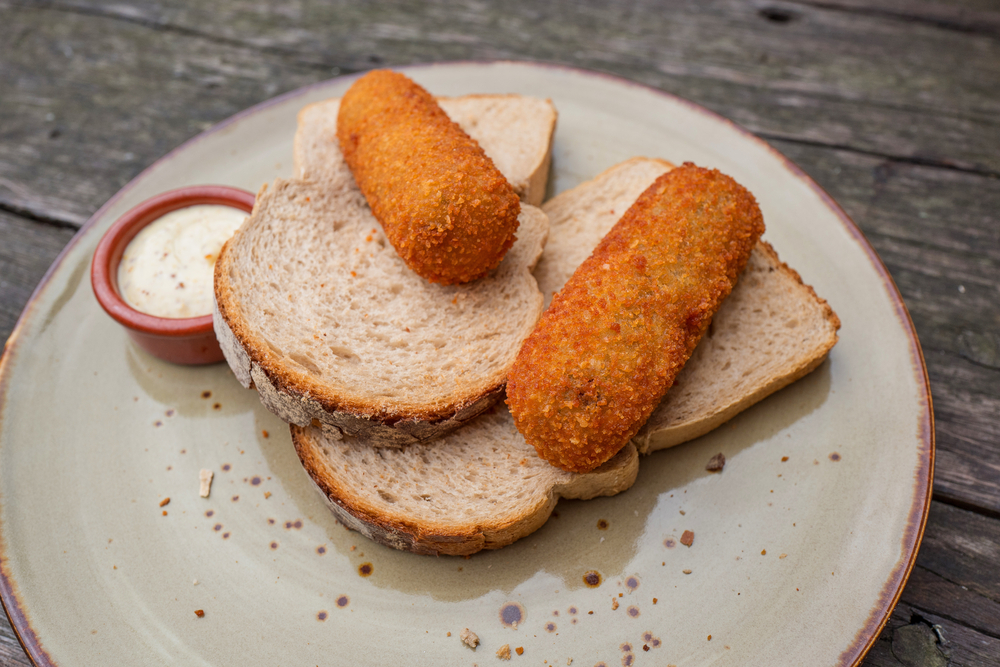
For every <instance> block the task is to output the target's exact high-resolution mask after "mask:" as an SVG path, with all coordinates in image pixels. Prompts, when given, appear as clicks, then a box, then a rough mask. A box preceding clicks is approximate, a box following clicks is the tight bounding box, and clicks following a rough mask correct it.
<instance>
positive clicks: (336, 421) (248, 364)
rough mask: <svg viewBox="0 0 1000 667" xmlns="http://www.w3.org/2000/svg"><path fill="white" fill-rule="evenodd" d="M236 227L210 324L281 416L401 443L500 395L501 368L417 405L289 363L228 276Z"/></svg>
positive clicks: (235, 364)
mask: <svg viewBox="0 0 1000 667" xmlns="http://www.w3.org/2000/svg"><path fill="white" fill-rule="evenodd" d="M283 185H287V184H282V183H279V184H278V187H282V186H283ZM267 192H268V187H267V186H266V185H265V186H263V187H261V189H260V191H259V192H258V194H257V202H256V203H255V205H254V210H253V212H252V213H251V218H252V217H254V215H255V214H257V213H258V208H259V206H261V205H264V204H265V203H266V201H267ZM242 233H243V231H242V229H241V230H240V231H238V232H237V233H236V235H234V237H233V239H230V241H229V242H227V243H226V245H225V246H223V248H222V251H221V252H220V254H219V259H218V261H217V262H216V265H215V293H216V300H215V304H214V308H213V324H214V327H215V332H216V337H217V338H218V340H219V344H220V346H221V347H222V350H223V353H224V354H225V357H226V360H227V361H228V362H229V364H230V367H231V368H232V369H233V373H234V374H235V375H236V378H237V380H239V382H240V384H242V385H243V386H244V387H246V388H248V389H250V388H252V389H256V390H257V392H258V394H259V395H260V399H261V402H262V403H263V404H264V405H265V406H266V407H267V408H268V409H269V410H271V411H272V412H273V413H275V414H276V415H278V416H279V417H281V418H282V419H283V420H284V421H286V422H288V423H291V424H297V425H299V426H307V425H312V426H315V427H319V428H322V429H323V430H324V431H325V432H326V433H327V434H328V435H329V436H331V437H334V438H340V437H342V436H343V435H349V436H355V437H364V438H366V439H368V440H369V441H370V442H371V444H372V445H373V446H377V447H402V446H405V445H408V444H413V443H418V442H426V441H430V440H434V439H436V438H439V437H441V436H442V435H444V434H446V433H448V432H450V431H453V430H455V429H456V428H458V427H460V426H461V425H462V424H464V423H466V422H467V421H469V420H470V419H473V418H475V417H476V416H477V415H478V414H480V413H482V412H483V411H484V410H486V409H487V408H489V407H490V406H491V405H493V404H494V403H496V402H497V401H498V400H499V399H500V398H501V397H502V396H503V390H504V386H505V383H506V368H505V367H504V368H499V369H497V371H496V372H495V373H493V374H491V375H489V376H487V377H483V378H480V379H479V380H478V381H477V382H476V383H475V385H473V387H475V388H469V387H466V390H465V391H464V392H462V393H460V394H459V395H457V396H456V395H451V396H446V397H443V398H439V399H437V400H434V401H428V402H425V403H422V404H417V405H414V404H412V403H409V402H405V401H393V402H388V401H379V400H377V399H373V398H372V397H368V396H364V395H360V396H359V395H358V394H356V393H352V392H346V391H340V390H338V388H337V387H336V386H335V385H331V384H329V383H326V382H321V381H318V380H316V379H315V378H313V377H312V376H310V375H309V374H308V373H305V372H300V371H298V370H296V369H294V368H293V367H292V366H291V365H290V364H289V363H287V361H286V360H284V359H282V358H279V357H278V356H277V355H276V354H275V353H274V352H272V351H271V349H270V348H269V347H268V345H267V344H266V342H265V341H263V340H262V339H261V338H260V336H258V335H257V333H256V332H255V331H254V330H252V328H251V327H250V326H249V325H248V323H247V320H246V317H245V316H244V314H243V312H242V311H241V308H240V305H239V300H238V298H237V297H236V296H235V293H234V290H233V286H232V284H231V283H230V275H231V266H232V261H233V258H232V252H231V249H232V247H233V245H234V244H235V243H236V240H237V238H238V237H239V235H240V234H242ZM529 268H530V266H529V267H526V269H525V270H528V269H529ZM541 309H542V297H541V294H537V295H536V298H535V304H534V308H533V311H532V312H531V313H527V316H528V317H529V319H531V321H535V320H537V318H538V316H539V315H540V314H541ZM525 335H526V334H525ZM512 360H513V358H512V359H511V361H512Z"/></svg>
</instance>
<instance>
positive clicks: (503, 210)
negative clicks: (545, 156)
mask: <svg viewBox="0 0 1000 667" xmlns="http://www.w3.org/2000/svg"><path fill="white" fill-rule="evenodd" d="M337 138H338V140H339V141H340V147H341V150H343V153H344V158H345V159H346V161H347V164H348V166H350V168H351V171H352V172H353V173H354V178H355V180H356V181H357V183H358V187H359V188H360V189H361V192H362V193H363V194H364V196H365V199H367V200H368V204H369V206H371V209H372V213H373V214H374V215H375V218H376V219H377V220H378V221H379V222H380V223H381V224H382V227H383V229H384V230H385V233H386V236H387V237H388V238H389V242H390V243H392V245H393V247H395V248H396V252H398V253H399V255H400V257H402V258H403V261H405V262H406V264H407V266H409V267H410V268H411V269H413V271H415V272H416V273H417V274H418V275H420V276H422V277H424V278H426V279H427V280H429V281H431V282H434V283H443V284H446V285H452V284H457V283H465V282H469V281H471V280H475V279H476V278H480V277H482V276H484V275H485V274H486V273H487V272H489V271H490V270H491V269H493V268H495V267H496V266H497V265H498V264H499V263H500V261H501V260H502V259H503V256H504V255H505V254H506V252H507V250H509V249H510V247H511V245H513V243H514V240H515V236H514V233H515V232H516V231H517V225H518V222H517V216H518V214H519V213H520V210H521V206H520V202H519V200H518V197H517V194H515V192H514V189H513V188H512V187H511V185H510V183H508V182H507V179H506V178H504V176H503V174H501V173H500V171H499V170H498V169H497V168H496V166H495V165H494V164H493V161H492V160H491V159H490V158H489V157H488V156H487V155H486V153H484V152H483V149H482V148H480V146H479V144H478V143H476V141H475V140H474V139H472V138H471V137H470V136H469V135H467V134H466V133H465V132H464V131H462V128H460V127H459V126H458V125H457V124H456V123H454V122H452V120H451V119H450V118H448V115H447V114H446V113H445V112H444V111H443V110H442V109H441V107H440V106H438V104H437V102H436V101H435V100H434V98H433V97H432V96H431V95H430V93H428V92H427V91H426V90H424V89H423V88H421V87H420V86H418V85H417V84H416V83H414V82H413V81H411V80H410V79H408V78H407V77H405V76H403V75H402V74H399V73H397V72H392V71H389V70H375V71H372V72H369V73H368V74H366V75H365V76H363V77H361V78H360V79H358V80H357V81H356V82H355V83H354V85H353V86H351V88H350V89H349V90H348V91H347V93H346V94H345V95H344V97H343V99H342V100H341V102H340V112H339V115H338V117H337Z"/></svg>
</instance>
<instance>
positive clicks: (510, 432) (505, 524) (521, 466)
mask: <svg viewBox="0 0 1000 667" xmlns="http://www.w3.org/2000/svg"><path fill="white" fill-rule="evenodd" d="M291 430H292V442H293V443H294V444H295V451H296V452H297V453H298V455H299V459H300V460H301V461H302V465H303V466H304V467H305V469H306V472H308V473H309V477H310V478H311V479H312V481H313V483H314V484H315V485H316V487H317V488H318V489H319V492H320V493H321V494H322V495H323V497H324V498H325V499H326V501H327V505H328V506H329V507H330V509H331V510H333V513H334V515H336V517H337V519H338V520H340V522H341V523H343V524H344V525H346V526H348V527H349V528H353V529H354V530H356V531H358V532H359V533H362V534H363V535H365V536H366V537H368V538H370V539H373V540H375V541H377V542H381V543H382V544H386V545H388V546H391V547H394V548H396V549H405V550H407V551H413V552H416V553H423V554H446V555H453V556H462V555H467V554H471V553H475V552H477V551H480V550H481V549H498V548H500V547H503V546H506V545H508V544H510V543H512V542H514V541H515V540H518V539H520V538H522V537H524V536H525V535H528V534H530V533H533V532H534V531H536V530H538V529H539V528H540V527H541V526H542V524H544V523H545V522H546V521H547V520H548V518H549V515H550V514H552V510H553V508H554V507H555V505H556V502H557V501H558V500H559V498H560V497H562V498H580V499H588V498H594V497H596V496H610V495H614V494H616V493H619V492H620V491H624V490H625V489H627V488H629V487H630V486H632V484H633V483H634V482H635V478H636V475H637V474H638V472H639V455H638V453H636V450H635V447H634V446H633V445H632V444H631V443H630V444H628V445H626V446H625V447H624V448H623V449H622V450H621V451H620V452H618V454H616V455H615V456H614V457H613V458H612V459H611V460H610V461H608V462H606V463H605V464H604V465H603V466H601V467H599V468H598V469H596V470H593V471H591V472H589V473H587V474H586V475H578V474H575V473H570V472H565V471H563V470H560V469H559V468H556V467H555V466H552V465H550V464H549V463H547V462H546V461H544V460H542V459H540V458H539V457H538V455H537V454H536V453H535V449H534V447H532V446H531V445H529V444H528V443H526V442H525V441H524V438H522V437H521V434H520V433H518V432H517V429H516V428H514V420H513V418H512V417H511V416H510V412H509V411H508V410H507V406H506V405H504V404H502V403H500V404H498V405H496V406H494V407H492V408H491V409H489V410H488V411H487V412H485V413H484V414H482V415H480V416H479V417H478V418H477V419H475V420H474V421H472V422H470V423H468V424H466V425H465V426H463V427H462V428H461V429H460V430H458V431H455V432H453V433H449V434H447V435H446V436H444V437H443V438H441V439H440V440H437V441H435V442H431V443H420V444H416V445H410V446H408V447H404V448H402V449H376V448H374V447H372V446H371V444H370V443H369V442H367V441H366V440H364V439H358V438H343V439H341V440H334V439H332V438H328V437H325V436H324V435H323V433H322V431H320V430H319V429H315V428H312V427H307V428H302V427H299V426H292V427H291Z"/></svg>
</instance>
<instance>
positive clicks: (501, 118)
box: [293, 95, 557, 206]
mask: <svg viewBox="0 0 1000 667" xmlns="http://www.w3.org/2000/svg"><path fill="white" fill-rule="evenodd" d="M437 102H438V104H440V105H441V108H442V109H444V112H445V113H446V114H448V116H449V117H450V118H451V119H452V120H453V121H455V122H456V123H458V125H459V126H460V127H461V128H462V129H463V130H465V132H466V134H468V135H469V136H470V137H472V138H473V139H475V140H476V141H477V142H478V143H479V145H480V146H482V148H483V150H484V151H486V154H487V155H489V156H490V158H492V160H493V164H495V165H496V167H497V169H499V170H500V173H502V174H503V175H504V176H505V177H506V178H507V180H508V181H509V182H510V184H511V186H512V187H513V188H514V192H516V193H517V195H518V197H520V198H521V201H523V202H525V203H527V204H531V205H532V206H538V205H539V204H540V203H541V202H542V199H543V198H544V197H545V186H546V184H547V182H548V175H549V164H550V163H551V161H552V136H553V135H554V134H555V128H556V118H557V114H556V108H555V106H553V104H552V102H551V100H543V99H539V98H537V97H526V96H523V95H466V96H464V97H439V98H437ZM339 109H340V99H339V98H334V99H329V100H324V101H322V102H316V103H314V104H310V105H308V106H306V107H303V108H302V110H301V111H300V112H299V119H298V121H299V122H298V129H297V130H296V132H295V142H294V149H293V155H294V173H295V176H296V177H297V178H302V179H307V180H314V181H320V182H338V181H340V180H342V179H343V178H344V177H345V175H346V176H347V177H350V170H349V169H348V168H347V164H346V163H345V162H344V159H343V156H342V155H341V153H340V144H338V143H337V111H338V110H339Z"/></svg>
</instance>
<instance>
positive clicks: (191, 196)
mask: <svg viewBox="0 0 1000 667" xmlns="http://www.w3.org/2000/svg"><path fill="white" fill-rule="evenodd" d="M254 198H255V197H254V195H253V194H251V193H249V192H247V191H246V190H240V189H239V188H230V187H227V186H224V185H195V186H191V187H187V188H179V189H177V190H170V191H169V192H164V193H163V194H160V195H157V196H155V197H152V198H151V199H147V200H146V201H144V202H142V203H141V204H139V205H138V206H136V207H135V208H133V209H132V210H130V211H129V212H128V213H126V214H125V215H123V216H122V217H121V218H119V219H118V220H117V221H116V222H115V224H113V225H112V226H111V229H109V230H108V231H107V232H106V233H105V234H104V236H103V237H102V238H101V241H100V243H98V244H97V250H95V251H94V261H93V263H92V264H91V265H90V283H91V285H92V286H93V288H94V295H95V296H96V297H97V301H98V303H100V304H101V307H102V308H104V310H105V312H106V313H107V314H108V315H110V316H111V317H112V318H114V319H115V320H116V321H117V322H118V323H119V324H121V325H122V326H123V327H125V329H126V330H127V331H128V333H129V336H131V337H132V340H134V341H135V343H136V344H137V345H138V346H139V347H141V348H142V349H144V350H145V351H146V352H149V353H150V354H152V355H153V356H154V357H158V358H160V359H163V360H165V361H170V362H173V363H175V364H187V365H195V364H212V363H215V362H217V361H222V359H223V355H222V349H221V348H220V347H219V341H218V340H216V338H215V331H214V330H213V329H212V315H211V314H208V315H201V316H199V317H186V318H177V319H174V318H168V317H157V316H156V315H149V314H147V313H142V312H139V311H138V310H136V309H134V308H132V307H131V306H129V305H128V304H127V303H125V301H124V300H123V299H122V298H121V295H120V293H119V291H118V263H119V262H120V261H121V259H122V254H123V253H124V252H125V247H126V246H128V244H129V241H131V240H132V239H133V238H135V235H136V234H138V233H139V231H140V230H141V229H142V228H143V227H145V226H146V225H148V224H149V223H151V222H153V221H154V220H156V219H157V218H160V217H161V216H163V215H165V214H167V213H170V212H171V211H175V210H177V209H179V208H185V207H187V206H195V205H198V204H221V205H223V206H232V207H233V208H237V209H241V210H243V211H246V212H247V213H249V212H250V211H251V210H253V202H254Z"/></svg>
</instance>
